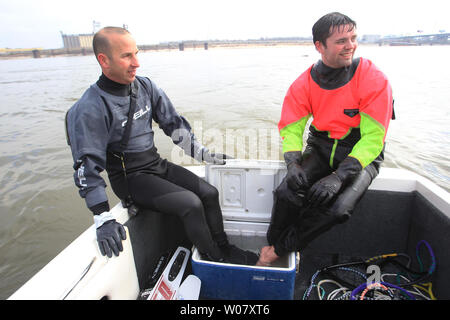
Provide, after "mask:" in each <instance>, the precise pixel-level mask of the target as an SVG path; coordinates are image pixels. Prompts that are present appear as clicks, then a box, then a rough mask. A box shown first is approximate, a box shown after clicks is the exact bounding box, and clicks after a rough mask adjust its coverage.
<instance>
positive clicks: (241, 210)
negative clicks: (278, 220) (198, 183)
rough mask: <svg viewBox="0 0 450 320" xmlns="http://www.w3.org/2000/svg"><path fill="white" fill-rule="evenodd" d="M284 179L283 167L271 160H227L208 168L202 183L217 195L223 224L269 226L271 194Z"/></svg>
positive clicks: (281, 164) (282, 164)
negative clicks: (214, 188) (214, 189)
mask: <svg viewBox="0 0 450 320" xmlns="http://www.w3.org/2000/svg"><path fill="white" fill-rule="evenodd" d="M285 175H286V165H285V164H284V162H282V161H273V160H237V159H233V160H227V163H226V165H209V164H208V165H207V166H206V170H205V179H206V181H208V182H209V183H211V184H212V185H213V186H215V187H216V188H217V190H218V191H219V201H220V206H221V208H222V215H223V219H224V220H234V221H248V222H270V217H271V212H272V205H273V191H274V190H275V188H276V187H278V185H279V184H280V183H281V181H282V179H283V178H284V176H285Z"/></svg>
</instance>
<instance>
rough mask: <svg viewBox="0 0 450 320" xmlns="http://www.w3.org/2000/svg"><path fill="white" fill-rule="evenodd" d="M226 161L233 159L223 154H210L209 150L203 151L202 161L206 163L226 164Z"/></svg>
mask: <svg viewBox="0 0 450 320" xmlns="http://www.w3.org/2000/svg"><path fill="white" fill-rule="evenodd" d="M225 159H233V158H232V157H230V156H227V155H226V154H222V153H209V150H208V149H207V148H204V149H203V153H202V160H203V161H205V162H206V163H211V164H226V161H225Z"/></svg>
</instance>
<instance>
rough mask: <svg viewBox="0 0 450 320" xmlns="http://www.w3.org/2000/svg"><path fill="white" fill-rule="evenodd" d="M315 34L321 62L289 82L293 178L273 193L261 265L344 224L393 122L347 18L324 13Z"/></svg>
mask: <svg viewBox="0 0 450 320" xmlns="http://www.w3.org/2000/svg"><path fill="white" fill-rule="evenodd" d="M312 31H313V42H314V45H315V47H316V49H317V51H318V52H319V53H320V54H321V58H322V59H321V60H319V61H318V62H317V63H315V64H314V65H312V66H310V67H309V68H308V69H307V70H306V71H305V72H303V73H302V74H301V75H300V76H299V77H298V78H297V79H296V80H295V81H294V82H293V83H292V85H291V86H290V88H289V90H288V92H287V93H286V97H285V99H284V102H283V108H282V111H281V119H280V122H279V124H278V128H279V130H280V135H281V137H282V139H283V142H282V144H283V152H284V159H285V162H286V165H287V170H288V172H287V175H286V177H285V178H284V180H283V181H282V182H281V184H280V186H278V188H277V189H276V190H275V194H274V205H273V208H272V219H271V223H270V227H269V231H268V233H267V239H268V242H269V246H266V247H263V248H262V250H261V255H260V259H259V261H258V265H270V264H271V263H273V262H274V261H275V260H277V259H278V257H279V256H282V255H284V254H286V253H288V252H291V251H300V250H302V249H304V248H305V247H306V246H307V245H308V244H309V243H310V242H311V241H312V240H314V239H315V238H317V237H318V236H319V235H321V234H323V233H324V232H326V231H327V230H329V229H331V228H332V227H333V226H335V225H336V224H338V223H342V222H344V221H346V220H347V219H348V218H349V217H350V216H351V214H352V212H353V209H354V208H355V206H356V204H357V203H358V201H359V200H360V199H361V197H362V196H363V195H364V193H365V192H366V190H367V189H368V187H369V185H370V184H371V182H372V180H373V179H374V178H375V177H376V176H377V174H378V171H379V169H380V165H381V163H382V162H383V159H384V142H385V137H386V133H387V130H388V126H389V121H390V119H391V117H393V99H392V90H391V86H390V84H389V81H388V80H387V78H386V76H385V75H384V74H383V73H382V72H381V71H380V70H379V69H378V68H377V67H376V66H375V65H374V64H373V63H372V62H371V61H370V60H368V59H364V58H353V56H354V53H355V50H356V48H357V46H358V43H357V35H356V23H355V22H354V21H353V20H352V19H350V18H349V17H347V16H346V15H343V14H341V13H338V12H333V13H330V14H327V15H325V16H323V17H322V18H320V19H319V20H318V21H317V22H316V23H315V24H314V26H313V29H312ZM311 117H312V118H313V121H312V122H311V125H310V127H309V135H308V140H307V144H306V147H305V148H304V150H303V133H304V130H305V128H306V125H307V122H308V120H309V119H310V118H311Z"/></svg>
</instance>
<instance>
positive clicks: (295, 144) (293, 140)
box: [280, 115, 311, 153]
mask: <svg viewBox="0 0 450 320" xmlns="http://www.w3.org/2000/svg"><path fill="white" fill-rule="evenodd" d="M310 117H311V115H308V116H306V117H303V118H301V119H300V120H298V121H296V122H293V123H291V124H288V125H287V126H285V127H284V128H283V129H281V130H280V135H281V138H282V139H283V142H282V146H283V153H285V152H288V151H302V149H303V132H304V131H305V127H306V123H307V122H308V119H309V118H310Z"/></svg>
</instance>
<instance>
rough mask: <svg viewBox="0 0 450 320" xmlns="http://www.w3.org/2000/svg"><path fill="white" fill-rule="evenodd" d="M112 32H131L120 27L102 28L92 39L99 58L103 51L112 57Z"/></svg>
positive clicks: (122, 33)
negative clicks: (110, 38) (110, 37)
mask: <svg viewBox="0 0 450 320" xmlns="http://www.w3.org/2000/svg"><path fill="white" fill-rule="evenodd" d="M112 34H116V35H117V34H118V35H126V34H130V32H129V31H128V30H127V29H124V28H120V27H104V28H103V29H100V30H99V31H98V32H97V33H96V34H95V35H94V40H93V41H92V46H93V48H94V54H95V57H97V59H98V54H99V53H103V54H105V55H107V56H108V57H111V42H110V40H109V36H110V35H112Z"/></svg>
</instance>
